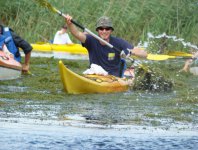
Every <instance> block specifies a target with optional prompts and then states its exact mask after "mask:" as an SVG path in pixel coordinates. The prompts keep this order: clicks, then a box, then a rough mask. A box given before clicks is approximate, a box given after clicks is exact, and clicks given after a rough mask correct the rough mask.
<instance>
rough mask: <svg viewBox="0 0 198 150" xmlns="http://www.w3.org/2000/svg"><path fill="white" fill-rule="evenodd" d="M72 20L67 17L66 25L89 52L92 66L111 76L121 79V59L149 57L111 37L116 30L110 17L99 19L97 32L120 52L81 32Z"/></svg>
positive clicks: (142, 51) (121, 40)
mask: <svg viewBox="0 0 198 150" xmlns="http://www.w3.org/2000/svg"><path fill="white" fill-rule="evenodd" d="M71 20H72V17H71V16H69V15H66V23H67V25H68V28H69V29H70V31H71V33H72V35H74V37H76V38H77V39H78V40H80V41H81V42H82V45H83V46H84V47H85V48H87V50H88V53H89V61H90V65H91V64H97V65H99V66H101V67H102V68H103V69H104V70H105V71H107V72H108V74H110V75H114V76H117V77H121V71H120V70H121V65H120V64H121V57H129V56H130V55H136V56H139V57H147V53H146V52H145V51H144V50H141V49H138V48H134V47H133V45H131V44H129V43H128V42H127V41H125V40H123V39H121V38H117V37H114V36H112V35H111V33H112V32H113V31H114V28H113V25H112V22H111V19H110V18H109V17H106V16H103V17H101V18H99V19H98V21H97V24H96V31H97V32H98V36H99V37H100V38H102V39H103V40H105V41H107V42H108V43H110V44H111V45H113V46H114V47H116V48H118V49H119V50H120V51H117V50H114V49H113V48H110V47H108V46H107V45H105V43H102V42H101V41H99V40H97V39H95V38H94V37H93V36H91V35H89V34H87V33H84V32H81V31H79V30H78V29H77V28H76V27H75V25H74V24H72V22H71Z"/></svg>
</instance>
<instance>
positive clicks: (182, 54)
mask: <svg viewBox="0 0 198 150" xmlns="http://www.w3.org/2000/svg"><path fill="white" fill-rule="evenodd" d="M168 55H171V56H183V57H192V54H189V53H185V52H179V51H175V52H169V53H168Z"/></svg>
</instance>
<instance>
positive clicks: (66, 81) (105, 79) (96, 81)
mask: <svg viewBox="0 0 198 150" xmlns="http://www.w3.org/2000/svg"><path fill="white" fill-rule="evenodd" d="M59 70H60V75H61V80H62V83H63V87H64V90H65V92H67V93H69V94H82V93H113V92H123V91H127V90H128V89H129V87H130V85H131V84H132V80H130V81H129V80H126V79H122V78H117V77H114V76H111V75H107V76H102V75H79V74H76V73H74V72H73V71H71V70H69V69H68V68H67V67H66V66H65V65H64V64H63V62H62V61H59Z"/></svg>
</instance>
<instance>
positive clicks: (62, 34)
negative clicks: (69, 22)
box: [53, 25, 72, 44]
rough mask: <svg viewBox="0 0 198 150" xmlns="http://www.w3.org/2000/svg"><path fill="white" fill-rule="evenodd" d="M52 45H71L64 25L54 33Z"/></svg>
mask: <svg viewBox="0 0 198 150" xmlns="http://www.w3.org/2000/svg"><path fill="white" fill-rule="evenodd" d="M53 44H72V41H71V39H70V37H69V35H68V33H67V26H66V25H63V26H62V28H61V30H59V31H57V32H56V34H55V36H54V40H53Z"/></svg>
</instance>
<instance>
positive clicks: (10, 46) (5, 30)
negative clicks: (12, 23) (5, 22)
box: [3, 27, 21, 62]
mask: <svg viewBox="0 0 198 150" xmlns="http://www.w3.org/2000/svg"><path fill="white" fill-rule="evenodd" d="M3 36H5V38H6V39H7V40H5V44H6V46H7V48H8V50H9V51H10V52H11V53H12V54H13V55H14V59H15V60H16V61H18V62H20V61H21V55H20V53H19V49H18V47H16V45H15V43H14V40H13V38H12V35H11V32H10V30H9V28H8V27H4V28H3Z"/></svg>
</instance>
